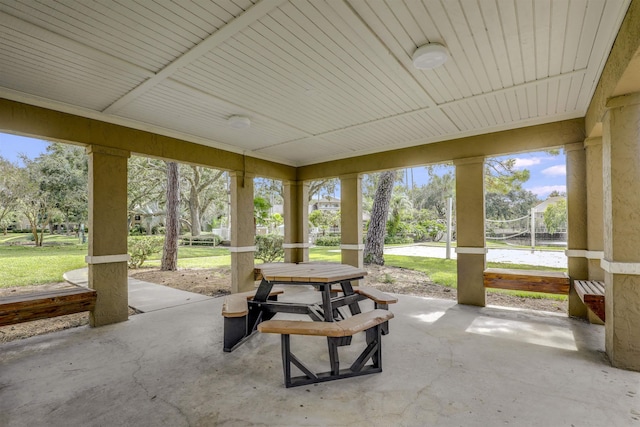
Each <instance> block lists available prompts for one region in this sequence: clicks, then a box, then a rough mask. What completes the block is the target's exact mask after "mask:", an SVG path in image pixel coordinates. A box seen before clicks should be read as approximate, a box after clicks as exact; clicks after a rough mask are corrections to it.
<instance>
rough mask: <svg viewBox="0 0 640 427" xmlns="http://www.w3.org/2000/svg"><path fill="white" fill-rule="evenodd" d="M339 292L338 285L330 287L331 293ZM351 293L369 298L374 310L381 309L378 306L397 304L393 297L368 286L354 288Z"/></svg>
mask: <svg viewBox="0 0 640 427" xmlns="http://www.w3.org/2000/svg"><path fill="white" fill-rule="evenodd" d="M340 292H342V288H341V287H340V285H334V286H332V287H331V293H340ZM353 292H355V293H356V294H358V295H362V296H363V297H366V298H369V299H370V300H372V301H373V302H375V303H376V308H382V307H379V305H380V306H387V305H389V304H395V303H397V302H398V298H396V297H394V296H393V295H389V294H387V293H385V292H382V291H381V290H379V289H376V288H371V287H369V286H354V287H353ZM385 308H386V307H385Z"/></svg>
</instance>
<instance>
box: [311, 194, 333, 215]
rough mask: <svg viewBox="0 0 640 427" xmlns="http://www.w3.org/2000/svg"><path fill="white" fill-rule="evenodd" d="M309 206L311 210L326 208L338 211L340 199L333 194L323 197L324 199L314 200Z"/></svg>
mask: <svg viewBox="0 0 640 427" xmlns="http://www.w3.org/2000/svg"><path fill="white" fill-rule="evenodd" d="M309 207H310V209H309V211H317V210H326V211H331V212H337V211H339V210H340V199H337V198H335V197H331V196H327V197H323V198H322V199H318V200H315V201H312V202H311V203H310V204H309Z"/></svg>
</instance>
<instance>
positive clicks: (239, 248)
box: [229, 171, 256, 293]
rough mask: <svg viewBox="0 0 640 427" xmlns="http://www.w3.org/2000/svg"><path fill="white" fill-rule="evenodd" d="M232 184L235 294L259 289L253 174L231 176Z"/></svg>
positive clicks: (232, 268)
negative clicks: (255, 267)
mask: <svg viewBox="0 0 640 427" xmlns="http://www.w3.org/2000/svg"><path fill="white" fill-rule="evenodd" d="M229 179H230V181H231V188H230V190H231V247H230V248H229V251H230V252H231V292H232V293H237V292H246V291H251V290H253V289H254V288H255V281H254V277H253V268H254V252H255V251H256V246H255V240H256V224H255V219H254V215H253V175H251V174H247V173H244V172H241V171H235V172H230V173H229Z"/></svg>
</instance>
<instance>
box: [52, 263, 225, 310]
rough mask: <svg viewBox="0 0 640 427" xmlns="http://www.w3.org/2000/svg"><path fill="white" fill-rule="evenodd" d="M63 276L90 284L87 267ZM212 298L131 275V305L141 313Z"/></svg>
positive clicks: (71, 280)
mask: <svg viewBox="0 0 640 427" xmlns="http://www.w3.org/2000/svg"><path fill="white" fill-rule="evenodd" d="M63 277H64V280H66V281H67V282H69V283H73V284H74V285H78V286H84V287H87V286H88V284H89V277H88V269H87V268H80V269H78V270H72V271H68V272H66V273H65V274H64V275H63ZM212 298H213V297H209V296H206V295H200V294H195V293H193V292H186V291H181V290H179V289H173V288H170V287H168V286H162V285H157V284H155V283H149V282H143V281H142V280H138V279H134V278H132V277H129V307H131V308H133V309H135V310H137V311H139V312H141V313H147V312H150V311H156V310H163V309H165V308H170V307H177V306H180V305H184V304H191V303H194V302H199V301H206V300H209V299H212Z"/></svg>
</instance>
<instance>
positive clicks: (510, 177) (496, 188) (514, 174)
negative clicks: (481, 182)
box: [484, 158, 531, 194]
mask: <svg viewBox="0 0 640 427" xmlns="http://www.w3.org/2000/svg"><path fill="white" fill-rule="evenodd" d="M484 166H485V192H487V193H502V194H506V193H508V192H509V191H512V190H520V189H522V184H524V183H525V182H527V181H528V180H529V177H530V175H531V174H530V172H529V170H528V169H522V170H517V169H516V159H514V158H510V159H502V158H489V159H486V160H485V162H484Z"/></svg>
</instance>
